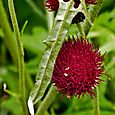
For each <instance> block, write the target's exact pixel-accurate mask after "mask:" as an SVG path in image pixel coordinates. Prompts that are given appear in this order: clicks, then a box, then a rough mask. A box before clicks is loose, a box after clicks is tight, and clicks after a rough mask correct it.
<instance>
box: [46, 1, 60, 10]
mask: <svg viewBox="0 0 115 115" xmlns="http://www.w3.org/2000/svg"><path fill="white" fill-rule="evenodd" d="M45 6H46V7H47V8H48V9H49V10H50V11H55V10H58V8H59V1H58V0H46V3H45Z"/></svg>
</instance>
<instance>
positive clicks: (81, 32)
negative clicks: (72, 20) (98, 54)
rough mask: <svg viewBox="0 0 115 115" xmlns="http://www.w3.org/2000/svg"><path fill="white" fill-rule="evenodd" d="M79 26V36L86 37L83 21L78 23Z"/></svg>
mask: <svg viewBox="0 0 115 115" xmlns="http://www.w3.org/2000/svg"><path fill="white" fill-rule="evenodd" d="M77 28H78V30H79V33H78V37H82V38H84V37H85V32H84V30H83V24H82V23H81V22H80V23H78V24H77ZM79 34H80V35H79Z"/></svg>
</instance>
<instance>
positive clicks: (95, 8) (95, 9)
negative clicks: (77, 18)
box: [83, 0, 103, 36]
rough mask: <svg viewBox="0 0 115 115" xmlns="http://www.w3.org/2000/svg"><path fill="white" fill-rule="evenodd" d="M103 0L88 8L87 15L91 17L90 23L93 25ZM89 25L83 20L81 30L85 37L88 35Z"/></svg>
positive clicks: (98, 0)
mask: <svg viewBox="0 0 115 115" xmlns="http://www.w3.org/2000/svg"><path fill="white" fill-rule="evenodd" d="M102 3H103V0H97V4H96V5H91V6H90V8H89V15H90V16H91V22H92V23H93V22H94V20H95V18H96V16H97V15H98V13H99V11H100V9H101V6H102ZM91 26H92V25H91V24H90V23H89V21H88V20H87V19H85V21H84V24H83V29H84V31H85V34H86V36H87V34H88V33H89V30H90V28H91Z"/></svg>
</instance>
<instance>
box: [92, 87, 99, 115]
mask: <svg viewBox="0 0 115 115" xmlns="http://www.w3.org/2000/svg"><path fill="white" fill-rule="evenodd" d="M95 93H96V96H95V97H94V99H93V108H94V115H100V107H99V90H98V87H97V88H96V89H95Z"/></svg>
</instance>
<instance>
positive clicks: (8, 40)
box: [0, 0, 18, 65]
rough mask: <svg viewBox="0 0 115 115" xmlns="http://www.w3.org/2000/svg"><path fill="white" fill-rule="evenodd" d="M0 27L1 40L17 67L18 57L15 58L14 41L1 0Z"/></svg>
mask: <svg viewBox="0 0 115 115" xmlns="http://www.w3.org/2000/svg"><path fill="white" fill-rule="evenodd" d="M0 25H1V27H2V30H3V33H4V37H3V40H4V42H5V44H6V46H7V48H8V50H9V52H10V54H11V57H12V59H13V62H14V63H15V65H18V64H17V60H18V56H17V44H16V39H15V38H14V36H13V33H12V30H11V27H10V24H9V22H8V19H7V15H6V12H5V9H4V7H3V3H2V0H0Z"/></svg>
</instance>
